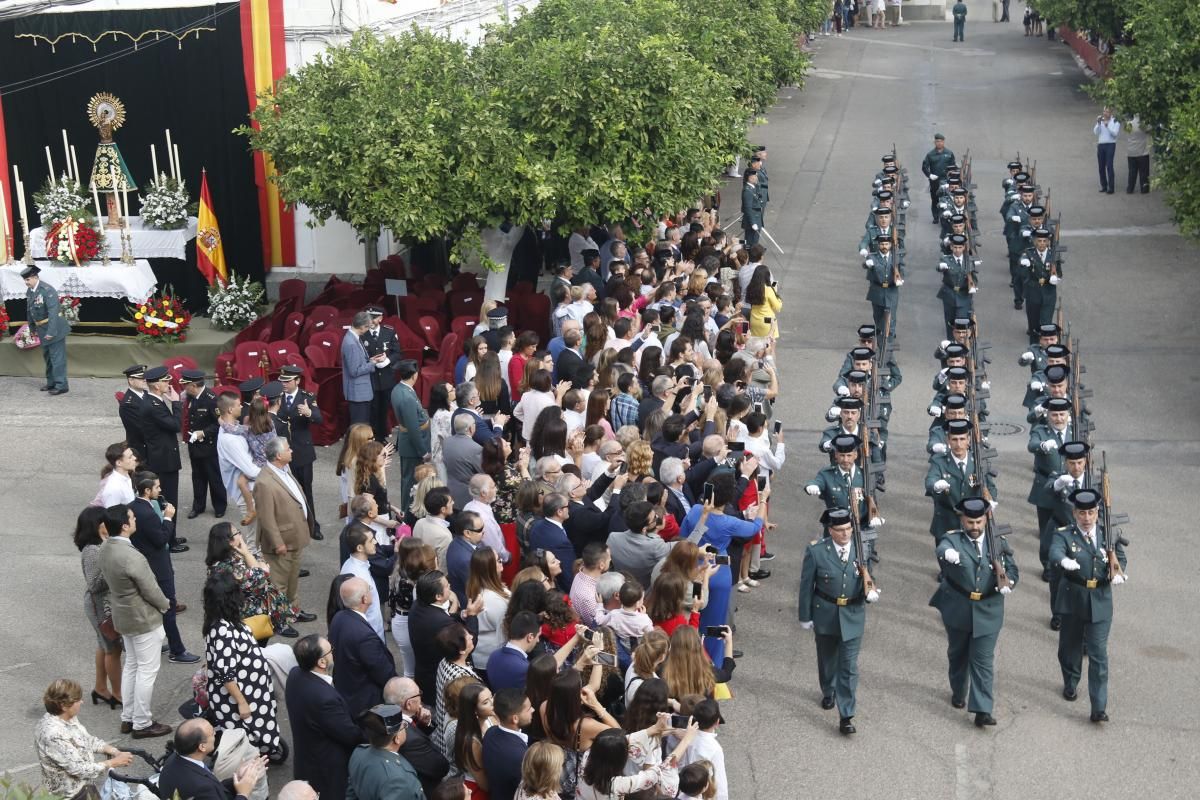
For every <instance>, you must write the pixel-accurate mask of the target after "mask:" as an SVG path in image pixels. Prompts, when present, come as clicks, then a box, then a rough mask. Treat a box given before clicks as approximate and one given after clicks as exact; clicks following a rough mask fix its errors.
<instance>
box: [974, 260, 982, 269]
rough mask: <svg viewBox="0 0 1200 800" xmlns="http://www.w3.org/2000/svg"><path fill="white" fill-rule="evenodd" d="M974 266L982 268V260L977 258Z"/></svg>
mask: <svg viewBox="0 0 1200 800" xmlns="http://www.w3.org/2000/svg"><path fill="white" fill-rule="evenodd" d="M975 266H977V267H982V266H983V259H982V258H977V259H975Z"/></svg>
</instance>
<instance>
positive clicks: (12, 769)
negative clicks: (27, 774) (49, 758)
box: [0, 761, 38, 774]
mask: <svg viewBox="0 0 1200 800" xmlns="http://www.w3.org/2000/svg"><path fill="white" fill-rule="evenodd" d="M36 766H38V762H36V761H35V762H33V763H32V764H21V765H19V766H16V767H9V768H8V769H6V770H4V772H5V773H9V774H11V773H15V772H24V771H25V770H27V769H33V768H34V767H36ZM0 774H3V773H0Z"/></svg>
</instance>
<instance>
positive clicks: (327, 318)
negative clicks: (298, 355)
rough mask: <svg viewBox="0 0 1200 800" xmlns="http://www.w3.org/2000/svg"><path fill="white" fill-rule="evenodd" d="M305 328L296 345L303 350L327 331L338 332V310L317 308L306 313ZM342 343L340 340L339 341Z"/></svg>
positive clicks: (326, 307) (329, 307) (323, 307)
mask: <svg viewBox="0 0 1200 800" xmlns="http://www.w3.org/2000/svg"><path fill="white" fill-rule="evenodd" d="M304 316H305V320H304V327H303V328H302V329H301V331H300V338H299V339H298V340H297V341H296V345H297V346H298V347H299V348H300V349H301V350H303V349H304V348H305V347H308V345H309V344H311V343H312V337H313V336H314V335H316V334H318V333H321V332H323V331H326V330H330V331H334V330H337V320H338V309H336V308H334V307H333V306H317V307H316V308H312V309H309V310H308V311H307V312H306V313H305V315H304ZM339 341H340V339H339Z"/></svg>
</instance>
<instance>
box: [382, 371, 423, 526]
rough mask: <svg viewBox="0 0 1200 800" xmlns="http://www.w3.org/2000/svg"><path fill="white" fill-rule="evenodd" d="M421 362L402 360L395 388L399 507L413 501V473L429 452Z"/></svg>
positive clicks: (404, 507) (393, 398) (393, 406)
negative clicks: (420, 383)
mask: <svg viewBox="0 0 1200 800" xmlns="http://www.w3.org/2000/svg"><path fill="white" fill-rule="evenodd" d="M419 369H420V367H419V365H418V364H417V362H416V361H413V360H412V359H405V360H404V361H401V362H400V367H399V369H398V374H399V377H400V380H399V382H398V383H397V384H396V387H395V388H394V389H392V398H391V402H392V409H393V410H394V411H395V412H396V423H397V424H396V455H398V456H399V457H400V506H401V508H403V509H405V510H407V509H408V507H409V505H410V504H411V498H410V497H409V495H410V494H411V492H412V485H413V472H415V471H416V469H417V465H418V464H420V463H421V462H422V461H424V460H425V459H426V458H427V457H428V456H429V452H430V439H429V435H430V430H429V414H428V413H427V412H426V411H425V407H424V406H422V405H421V398H419V397H418V396H417V392H416V390H415V386H416V383H417V376H418V372H419Z"/></svg>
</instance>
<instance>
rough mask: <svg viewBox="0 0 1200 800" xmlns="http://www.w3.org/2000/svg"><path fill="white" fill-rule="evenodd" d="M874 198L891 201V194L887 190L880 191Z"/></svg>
mask: <svg viewBox="0 0 1200 800" xmlns="http://www.w3.org/2000/svg"><path fill="white" fill-rule="evenodd" d="M875 196H876V197H878V198H879V199H880V200H891V199H892V193H891V191H889V190H887V189H882V190H880V191H879V192H878V193H876V195H875Z"/></svg>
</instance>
